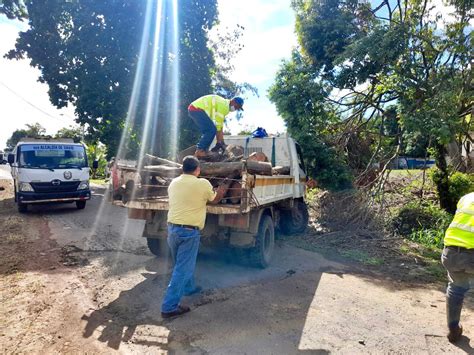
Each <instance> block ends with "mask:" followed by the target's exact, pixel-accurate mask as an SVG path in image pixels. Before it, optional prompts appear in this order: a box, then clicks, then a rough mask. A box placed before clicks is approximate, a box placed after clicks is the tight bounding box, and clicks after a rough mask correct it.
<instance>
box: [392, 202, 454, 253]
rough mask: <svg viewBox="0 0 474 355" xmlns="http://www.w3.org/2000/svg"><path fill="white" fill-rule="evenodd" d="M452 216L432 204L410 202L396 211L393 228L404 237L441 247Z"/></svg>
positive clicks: (430, 245) (429, 245)
mask: <svg viewBox="0 0 474 355" xmlns="http://www.w3.org/2000/svg"><path fill="white" fill-rule="evenodd" d="M451 219H452V216H451V215H450V214H449V213H447V212H446V211H444V210H443V209H441V208H439V207H437V206H435V205H433V204H427V205H420V204H419V203H410V204H408V205H406V206H404V207H402V208H400V210H399V211H398V214H397V216H396V217H395V218H394V220H393V226H394V228H395V230H396V231H397V232H398V233H399V234H401V235H402V236H403V237H405V238H406V239H409V240H412V241H414V242H417V243H420V244H423V245H425V246H428V247H435V248H442V247H443V238H444V233H445V231H446V229H447V228H448V226H449V224H450V223H451Z"/></svg>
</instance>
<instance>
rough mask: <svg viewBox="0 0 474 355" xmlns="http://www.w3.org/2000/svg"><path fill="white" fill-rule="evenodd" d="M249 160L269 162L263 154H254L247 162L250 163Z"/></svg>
mask: <svg viewBox="0 0 474 355" xmlns="http://www.w3.org/2000/svg"><path fill="white" fill-rule="evenodd" d="M249 160H253V161H263V162H268V158H267V156H266V155H265V154H264V153H262V152H253V153H252V154H250V155H249V157H248V158H247V161H249Z"/></svg>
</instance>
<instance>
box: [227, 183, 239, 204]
mask: <svg viewBox="0 0 474 355" xmlns="http://www.w3.org/2000/svg"><path fill="white" fill-rule="evenodd" d="M241 196H242V185H241V184H240V182H238V181H234V182H233V183H232V185H230V189H229V192H228V193H227V199H228V200H229V201H230V203H232V204H234V205H236V204H238V203H240V198H241Z"/></svg>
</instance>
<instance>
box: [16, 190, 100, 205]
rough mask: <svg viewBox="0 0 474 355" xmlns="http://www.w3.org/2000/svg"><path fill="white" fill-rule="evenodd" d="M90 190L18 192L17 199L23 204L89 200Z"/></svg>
mask: <svg viewBox="0 0 474 355" xmlns="http://www.w3.org/2000/svg"><path fill="white" fill-rule="evenodd" d="M90 198H91V190H89V189H87V190H79V191H72V192H18V193H17V199H18V201H20V202H23V203H43V202H70V201H84V200H90Z"/></svg>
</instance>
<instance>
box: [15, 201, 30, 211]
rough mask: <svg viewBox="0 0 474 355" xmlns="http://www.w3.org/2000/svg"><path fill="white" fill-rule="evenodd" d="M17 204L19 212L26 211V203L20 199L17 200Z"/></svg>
mask: <svg viewBox="0 0 474 355" xmlns="http://www.w3.org/2000/svg"><path fill="white" fill-rule="evenodd" d="M17 206H18V212H20V213H26V212H27V211H28V205H27V204H26V203H21V202H20V201H18V203H17Z"/></svg>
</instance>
